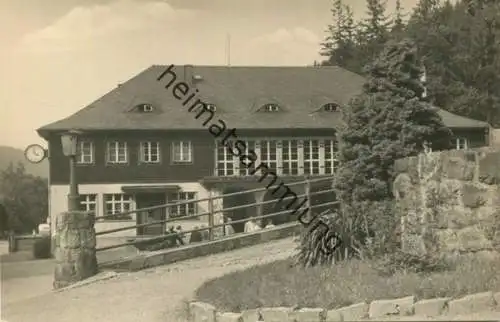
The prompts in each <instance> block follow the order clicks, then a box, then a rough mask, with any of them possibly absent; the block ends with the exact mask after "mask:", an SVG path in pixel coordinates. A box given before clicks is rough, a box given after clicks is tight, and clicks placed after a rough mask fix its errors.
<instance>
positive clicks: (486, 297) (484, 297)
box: [448, 292, 495, 316]
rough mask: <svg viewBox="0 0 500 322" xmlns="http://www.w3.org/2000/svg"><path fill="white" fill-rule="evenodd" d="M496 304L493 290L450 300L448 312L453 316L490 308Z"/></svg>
mask: <svg viewBox="0 0 500 322" xmlns="http://www.w3.org/2000/svg"><path fill="white" fill-rule="evenodd" d="M494 306H495V299H494V298H493V292H483V293H476V294H471V295H468V296H465V297H462V298H460V299H457V300H452V301H450V302H449V303H448V314H449V315H451V316H453V315H462V314H473V313H477V312H481V311H487V310H490V309H491V308H492V307H494Z"/></svg>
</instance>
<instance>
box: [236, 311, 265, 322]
mask: <svg viewBox="0 0 500 322" xmlns="http://www.w3.org/2000/svg"><path fill="white" fill-rule="evenodd" d="M241 319H242V322H256V321H259V319H260V310H259V309H252V310H244V311H242V312H241Z"/></svg>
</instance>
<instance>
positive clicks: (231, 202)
mask: <svg viewBox="0 0 500 322" xmlns="http://www.w3.org/2000/svg"><path fill="white" fill-rule="evenodd" d="M245 190H249V189H245V188H242V187H237V186H230V187H227V188H225V189H224V190H223V194H229V193H235V192H242V191H245ZM254 203H255V196H254V193H253V192H250V193H242V194H238V195H235V196H225V197H223V208H224V209H226V208H233V207H239V206H243V205H249V204H254ZM224 216H227V217H229V218H231V219H232V220H233V221H235V220H242V219H246V218H248V217H250V216H255V207H245V208H240V209H234V210H228V211H227V212H226V211H224ZM232 226H233V229H234V232H235V233H242V232H243V231H245V222H241V223H234V224H232Z"/></svg>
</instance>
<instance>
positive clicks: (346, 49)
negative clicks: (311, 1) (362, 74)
mask: <svg viewBox="0 0 500 322" xmlns="http://www.w3.org/2000/svg"><path fill="white" fill-rule="evenodd" d="M331 12H332V16H333V20H334V22H333V23H332V24H329V25H328V29H327V36H326V38H325V41H324V42H323V43H322V44H321V51H320V54H321V55H322V56H325V57H328V58H327V61H325V62H323V65H334V66H340V67H343V68H346V69H348V70H351V71H353V72H358V70H357V69H359V66H358V65H359V64H356V63H355V61H356V44H355V31H356V30H355V29H356V26H355V23H354V16H353V12H352V9H351V7H349V6H348V5H344V3H343V2H342V0H335V1H334V2H333V8H332V9H331Z"/></svg>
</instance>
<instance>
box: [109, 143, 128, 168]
mask: <svg viewBox="0 0 500 322" xmlns="http://www.w3.org/2000/svg"><path fill="white" fill-rule="evenodd" d="M112 145H114V146H115V151H114V152H115V153H114V157H115V160H111V146H112ZM120 149H122V150H123V151H124V155H125V160H119V157H120V155H121V154H120ZM106 163H110V164H127V163H128V145H127V142H124V141H109V142H107V144H106Z"/></svg>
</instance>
